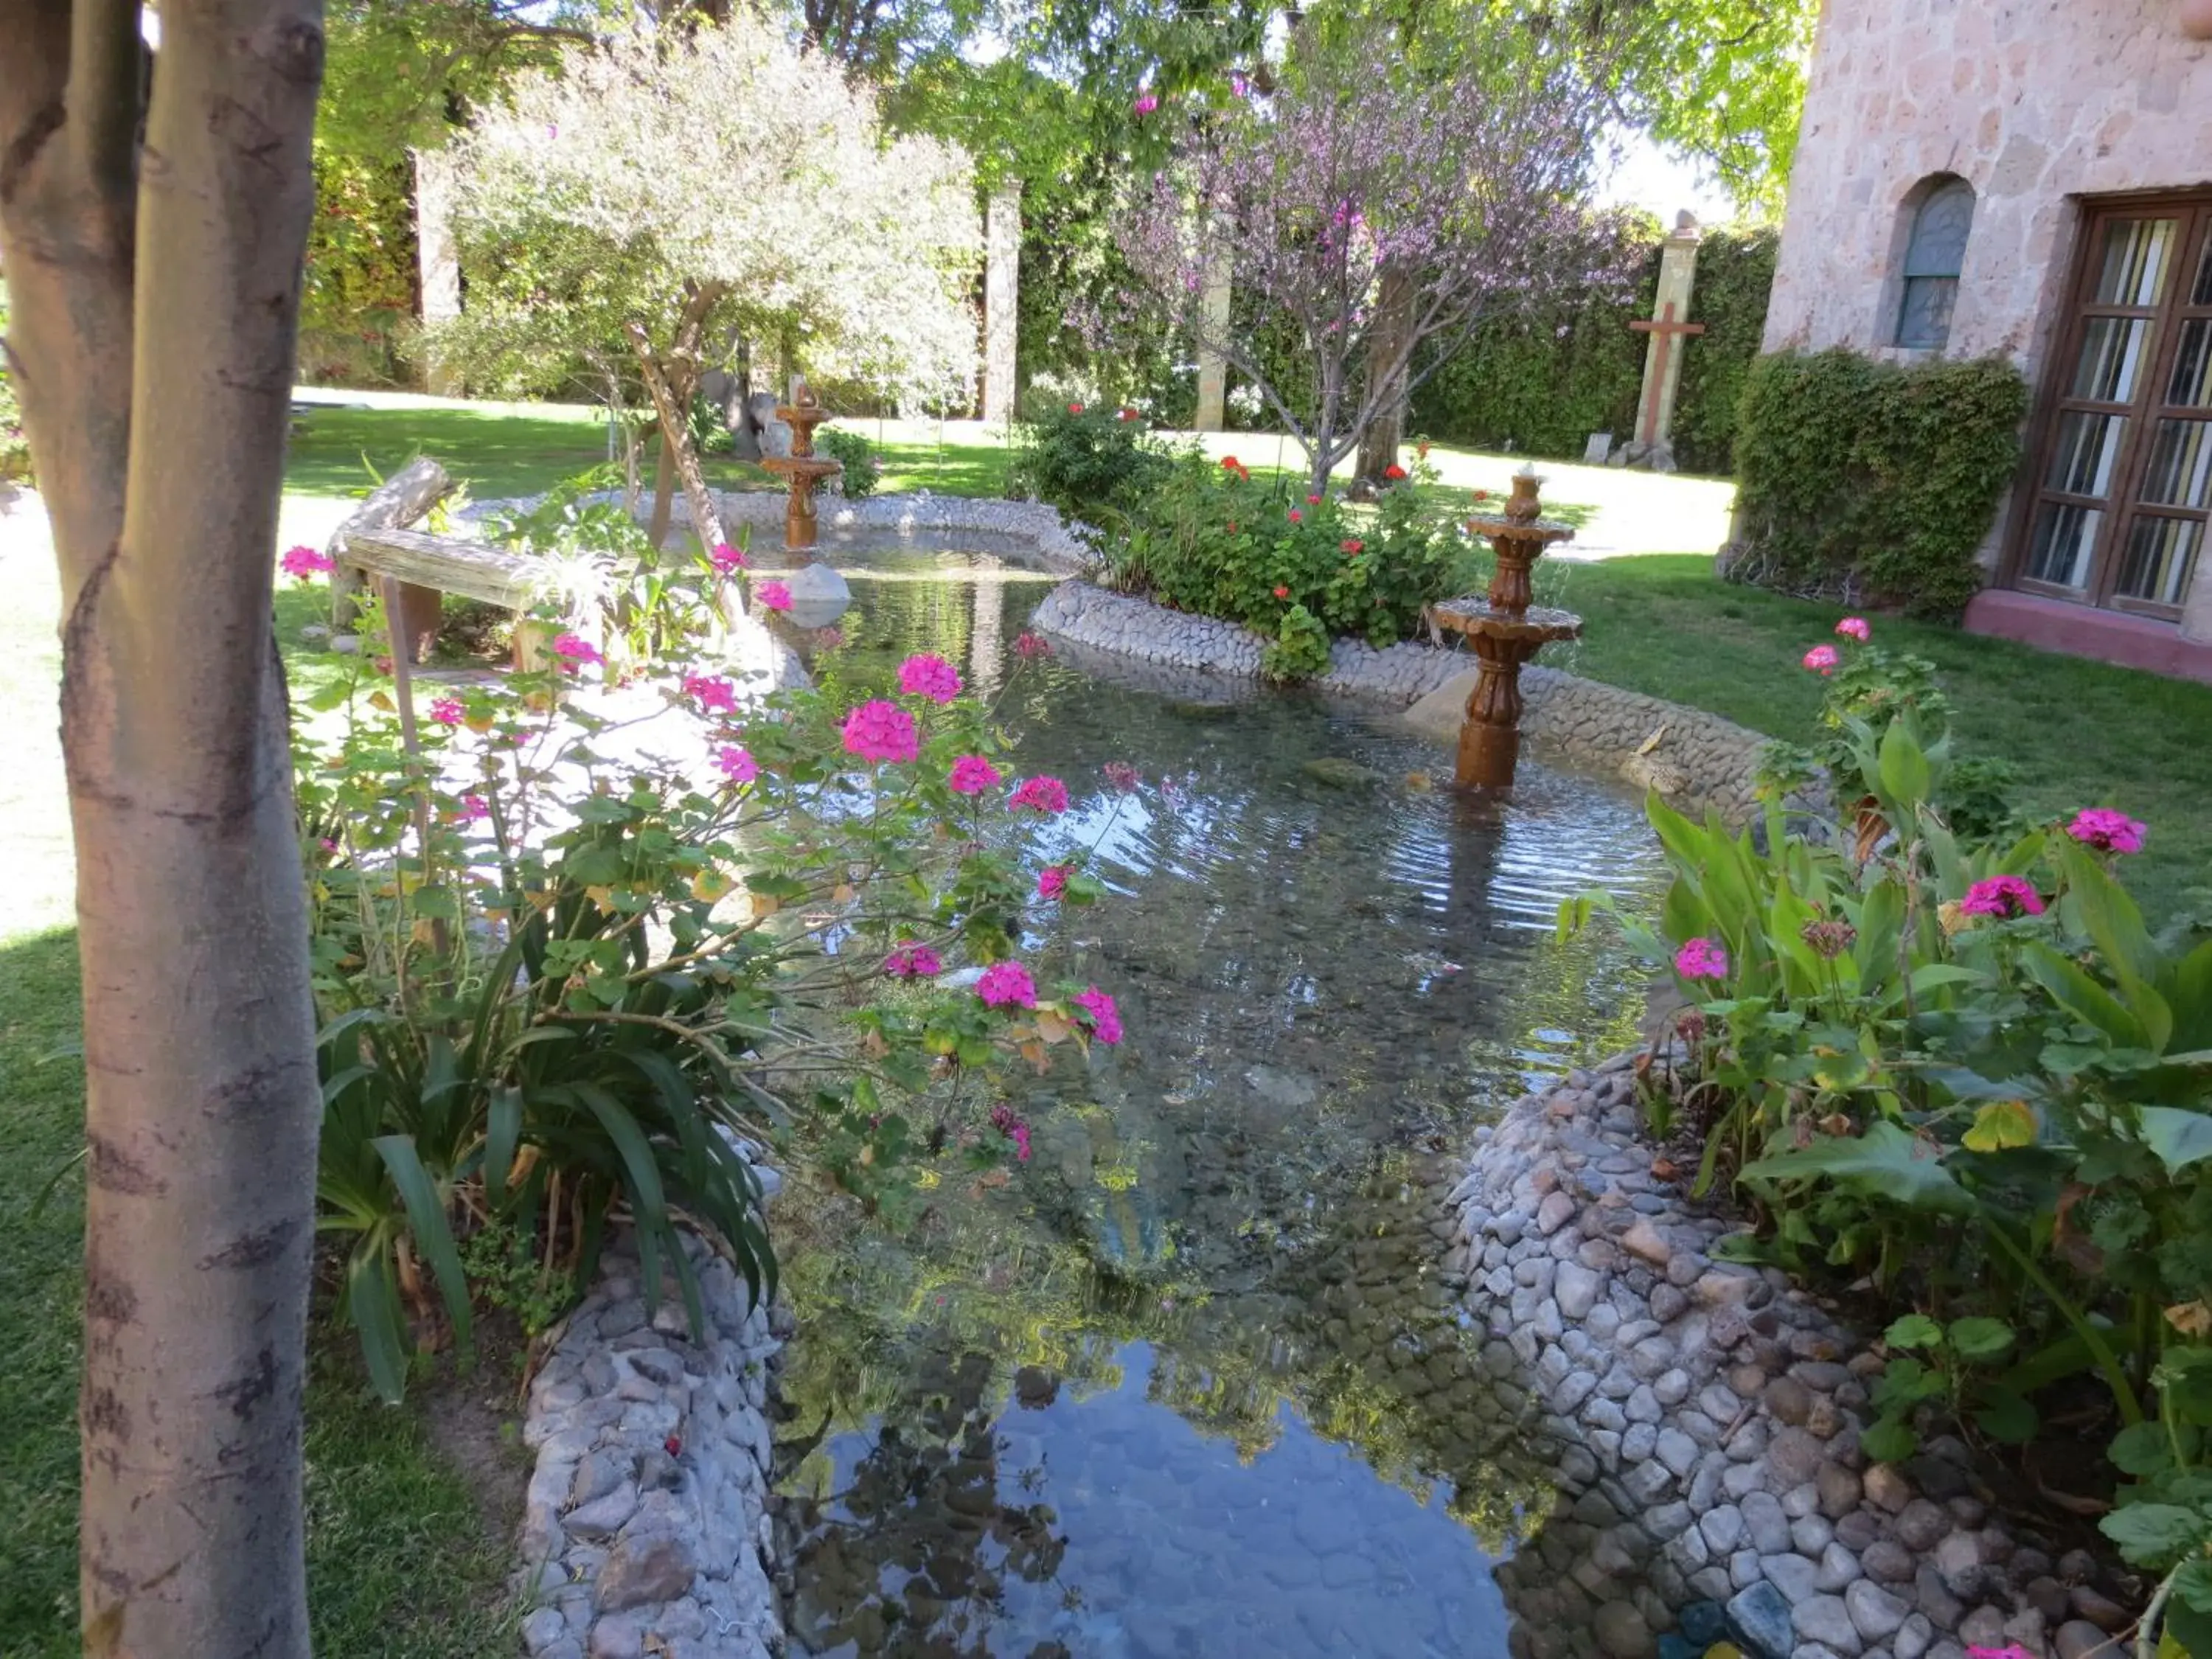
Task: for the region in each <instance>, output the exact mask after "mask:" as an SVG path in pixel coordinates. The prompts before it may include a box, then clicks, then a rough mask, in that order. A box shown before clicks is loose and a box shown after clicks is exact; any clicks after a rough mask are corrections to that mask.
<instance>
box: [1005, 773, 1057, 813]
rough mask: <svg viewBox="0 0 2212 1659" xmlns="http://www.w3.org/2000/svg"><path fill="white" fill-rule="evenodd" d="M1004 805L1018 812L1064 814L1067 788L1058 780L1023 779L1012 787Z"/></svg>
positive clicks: (1041, 778) (1044, 778)
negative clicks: (1011, 792) (1010, 794)
mask: <svg viewBox="0 0 2212 1659" xmlns="http://www.w3.org/2000/svg"><path fill="white" fill-rule="evenodd" d="M1006 805H1009V806H1011V807H1012V808H1013V809H1014V810H1015V811H1024V809H1026V810H1027V811H1032V812H1065V811H1067V786H1066V784H1064V783H1062V782H1061V781H1060V780H1059V779H1058V778H1047V777H1036V778H1024V779H1023V780H1022V781H1021V782H1020V783H1018V784H1017V785H1015V786H1014V793H1013V794H1012V796H1011V797H1009V798H1008V799H1007V802H1006Z"/></svg>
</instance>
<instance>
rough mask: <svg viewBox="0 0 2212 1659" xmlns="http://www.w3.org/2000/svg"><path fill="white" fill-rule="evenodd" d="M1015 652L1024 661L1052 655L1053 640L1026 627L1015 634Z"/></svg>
mask: <svg viewBox="0 0 2212 1659" xmlns="http://www.w3.org/2000/svg"><path fill="white" fill-rule="evenodd" d="M1014 654H1015V655H1016V656H1018V657H1019V658H1020V659H1022V660H1023V661H1024V662H1033V661H1035V660H1036V659H1037V658H1039V657H1049V656H1050V655H1052V641H1050V640H1048V639H1047V638H1045V636H1044V635H1042V634H1038V633H1035V632H1033V631H1031V630H1030V629H1026V628H1024V629H1023V630H1022V631H1021V632H1020V633H1018V634H1017V635H1014Z"/></svg>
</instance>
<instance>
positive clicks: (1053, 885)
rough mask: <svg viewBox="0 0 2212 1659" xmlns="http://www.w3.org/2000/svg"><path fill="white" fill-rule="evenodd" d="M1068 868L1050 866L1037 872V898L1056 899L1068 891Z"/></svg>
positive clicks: (1061, 865) (1056, 865) (1057, 865)
mask: <svg viewBox="0 0 2212 1659" xmlns="http://www.w3.org/2000/svg"><path fill="white" fill-rule="evenodd" d="M1067 874H1068V872H1067V866H1066V865H1064V864H1048V865H1046V866H1045V867H1044V868H1043V869H1042V870H1040V871H1038V872H1037V896H1038V897H1039V898H1048V899H1056V898H1058V897H1060V895H1061V894H1063V893H1065V892H1066V891H1067Z"/></svg>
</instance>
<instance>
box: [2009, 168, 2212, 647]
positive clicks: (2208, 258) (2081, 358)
mask: <svg viewBox="0 0 2212 1659" xmlns="http://www.w3.org/2000/svg"><path fill="white" fill-rule="evenodd" d="M2083 231H2084V234H2083V236H2082V239H2081V253H2080V255H2079V257H2078V258H2077V259H2076V261H2075V271H2074V274H2073V280H2072V283H2071V284H2070V292H2069V295H2068V298H2067V306H2066V315H2065V317H2064V319H2063V321H2062V323H2061V325H2060V328H2059V330H2058V334H2057V350H2056V351H2054V352H2053V354H2052V356H2051V365H2050V367H2049V368H2048V369H2047V370H2046V371H2045V388H2044V398H2043V407H2044V414H2043V416H2042V419H2041V422H2040V430H2039V434H2038V437H2037V441H2036V446H2035V449H2034V452H2033V453H2034V457H2035V465H2034V470H2033V474H2032V475H2031V476H2032V478H2033V495H2032V498H2031V500H2030V502H2029V509H2028V511H2027V512H2026V513H2023V514H2022V515H2021V531H2020V533H2019V537H2018V540H2017V545H2016V546H2015V550H2014V555H2013V562H2012V567H2011V568H2012V570H2013V573H2014V581H2015V585H2016V586H2020V587H2021V588H2024V589H2026V590H2027V591H2028V592H2041V593H2049V594H2052V595H2054V596H2056V597H2058V598H2061V599H2075V600H2080V601H2082V602H2084V603H2087V604H2090V605H2109V606H2112V607H2113V608H2115V609H2118V610H2123V611H2136V612H2139V613H2142V614H2144V615H2147V616H2153V617H2179V616H2180V614H2181V609H2182V605H2183V603H2184V602H2185V599H2187V597H2188V593H2189V585H2190V582H2191V579H2192V578H2193V577H2194V576H2195V574H2196V573H2197V567H2198V565H2199V564H2200V563H2201V562H2203V551H2204V543H2205V539H2206V536H2207V533H2208V532H2207V529H2206V522H2207V520H2208V519H2212V196H2204V195H2194V196H2167V197H2144V198H2136V199H2133V200H2130V201H2127V202H2119V203H2112V204H2096V205H2093V206H2092V208H2091V209H2090V210H2089V214H2088V218H2087V223H2086V224H2085V225H2084V227H2083Z"/></svg>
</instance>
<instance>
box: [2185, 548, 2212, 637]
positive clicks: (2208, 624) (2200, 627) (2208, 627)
mask: <svg viewBox="0 0 2212 1659" xmlns="http://www.w3.org/2000/svg"><path fill="white" fill-rule="evenodd" d="M2181 637H2182V638H2183V639H2185V640H2187V641H2190V642H2191V644H2192V645H2212V566H2208V565H2207V564H2206V563H2205V562H2204V558H2203V555H2202V554H2201V553H2200V554H2199V555H2198V556H2197V574H2195V575H2194V576H2192V577H2191V578H2190V581H2189V592H2188V594H2187V595H2186V597H2185V599H2184V601H2183V604H2182V607H2181Z"/></svg>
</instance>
